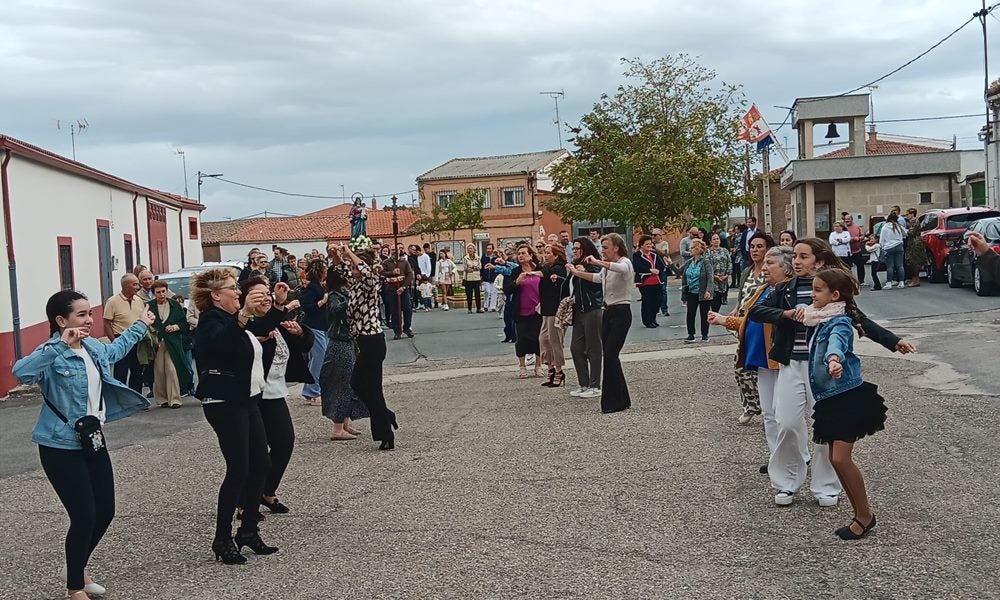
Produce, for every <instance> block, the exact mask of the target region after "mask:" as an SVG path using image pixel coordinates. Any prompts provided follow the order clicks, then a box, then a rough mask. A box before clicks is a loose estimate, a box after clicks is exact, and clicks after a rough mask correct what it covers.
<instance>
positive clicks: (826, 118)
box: [792, 94, 869, 160]
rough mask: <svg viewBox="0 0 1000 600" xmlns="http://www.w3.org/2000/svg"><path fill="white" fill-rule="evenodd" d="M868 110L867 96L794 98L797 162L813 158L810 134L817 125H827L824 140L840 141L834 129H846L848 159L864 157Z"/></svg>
mask: <svg viewBox="0 0 1000 600" xmlns="http://www.w3.org/2000/svg"><path fill="white" fill-rule="evenodd" d="M868 108H869V94H853V95H850V96H819V97H815V98H797V99H796V100H795V104H793V105H792V127H794V128H795V129H796V130H797V131H798V142H799V154H798V158H799V160H809V159H811V158H815V153H814V151H813V145H814V135H813V131H814V129H815V127H816V126H817V125H827V130H826V136H825V138H824V139H828V140H834V139H837V138H839V137H840V131H839V130H838V129H837V125H846V126H847V142H848V147H849V148H850V152H851V156H865V154H866V151H865V118H866V117H868Z"/></svg>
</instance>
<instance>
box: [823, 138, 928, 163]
mask: <svg viewBox="0 0 1000 600" xmlns="http://www.w3.org/2000/svg"><path fill="white" fill-rule="evenodd" d="M866 151H867V152H868V154H869V155H885V154H919V153H921V152H948V150H944V149H942V148H935V147H934V146H922V145H920V144H910V143H908V142H897V141H894V140H882V139H878V137H876V138H875V139H874V140H873V139H871V137H870V134H869V139H868V142H867V144H866ZM848 156H851V148H850V147H849V146H848V147H845V148H840V149H838V150H834V151H833V152H828V153H827V154H823V155H821V156H817V157H816V158H845V157H848Z"/></svg>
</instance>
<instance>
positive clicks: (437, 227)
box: [407, 205, 450, 238]
mask: <svg viewBox="0 0 1000 600" xmlns="http://www.w3.org/2000/svg"><path fill="white" fill-rule="evenodd" d="M416 214H417V220H416V221H414V222H413V225H410V227H409V228H408V229H407V231H408V232H410V233H415V234H418V235H421V236H423V235H427V236H430V237H432V238H435V237H437V236H438V235H439V234H440V233H441V232H442V231H449V230H450V227H449V225H448V224H447V223H445V215H444V211H443V210H442V209H441V207H440V206H437V205H435V206H434V207H433V208H432V209H431V211H430V212H427V211H425V210H420V209H417V211H416Z"/></svg>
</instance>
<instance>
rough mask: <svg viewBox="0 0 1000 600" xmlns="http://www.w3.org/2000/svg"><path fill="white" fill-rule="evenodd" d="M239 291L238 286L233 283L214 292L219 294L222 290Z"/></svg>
mask: <svg viewBox="0 0 1000 600" xmlns="http://www.w3.org/2000/svg"><path fill="white" fill-rule="evenodd" d="M239 289H240V286H238V285H236V284H235V283H234V284H233V285H224V286H222V287H218V288H215V291H217V292H221V291H222V290H231V291H234V292H236V291H239Z"/></svg>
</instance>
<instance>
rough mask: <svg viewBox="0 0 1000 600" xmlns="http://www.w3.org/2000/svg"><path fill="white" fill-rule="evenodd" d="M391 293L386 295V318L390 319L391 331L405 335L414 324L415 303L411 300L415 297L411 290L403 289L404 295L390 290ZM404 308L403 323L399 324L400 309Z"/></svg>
mask: <svg viewBox="0 0 1000 600" xmlns="http://www.w3.org/2000/svg"><path fill="white" fill-rule="evenodd" d="M390 290H391V291H390V292H389V293H388V294H386V295H385V298H386V305H385V310H386V313H387V314H386V316H387V317H388V325H389V329H392V330H393V331H395V332H396V333H403V332H404V331H409V330H410V327H411V325H412V324H413V303H412V300H411V298H412V297H413V296H412V294H411V293H410V292H411V290H410V288H403V293H402V294H397V293H396V290H394V289H392V288H390ZM400 306H402V307H403V322H402V323H399V307H400Z"/></svg>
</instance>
